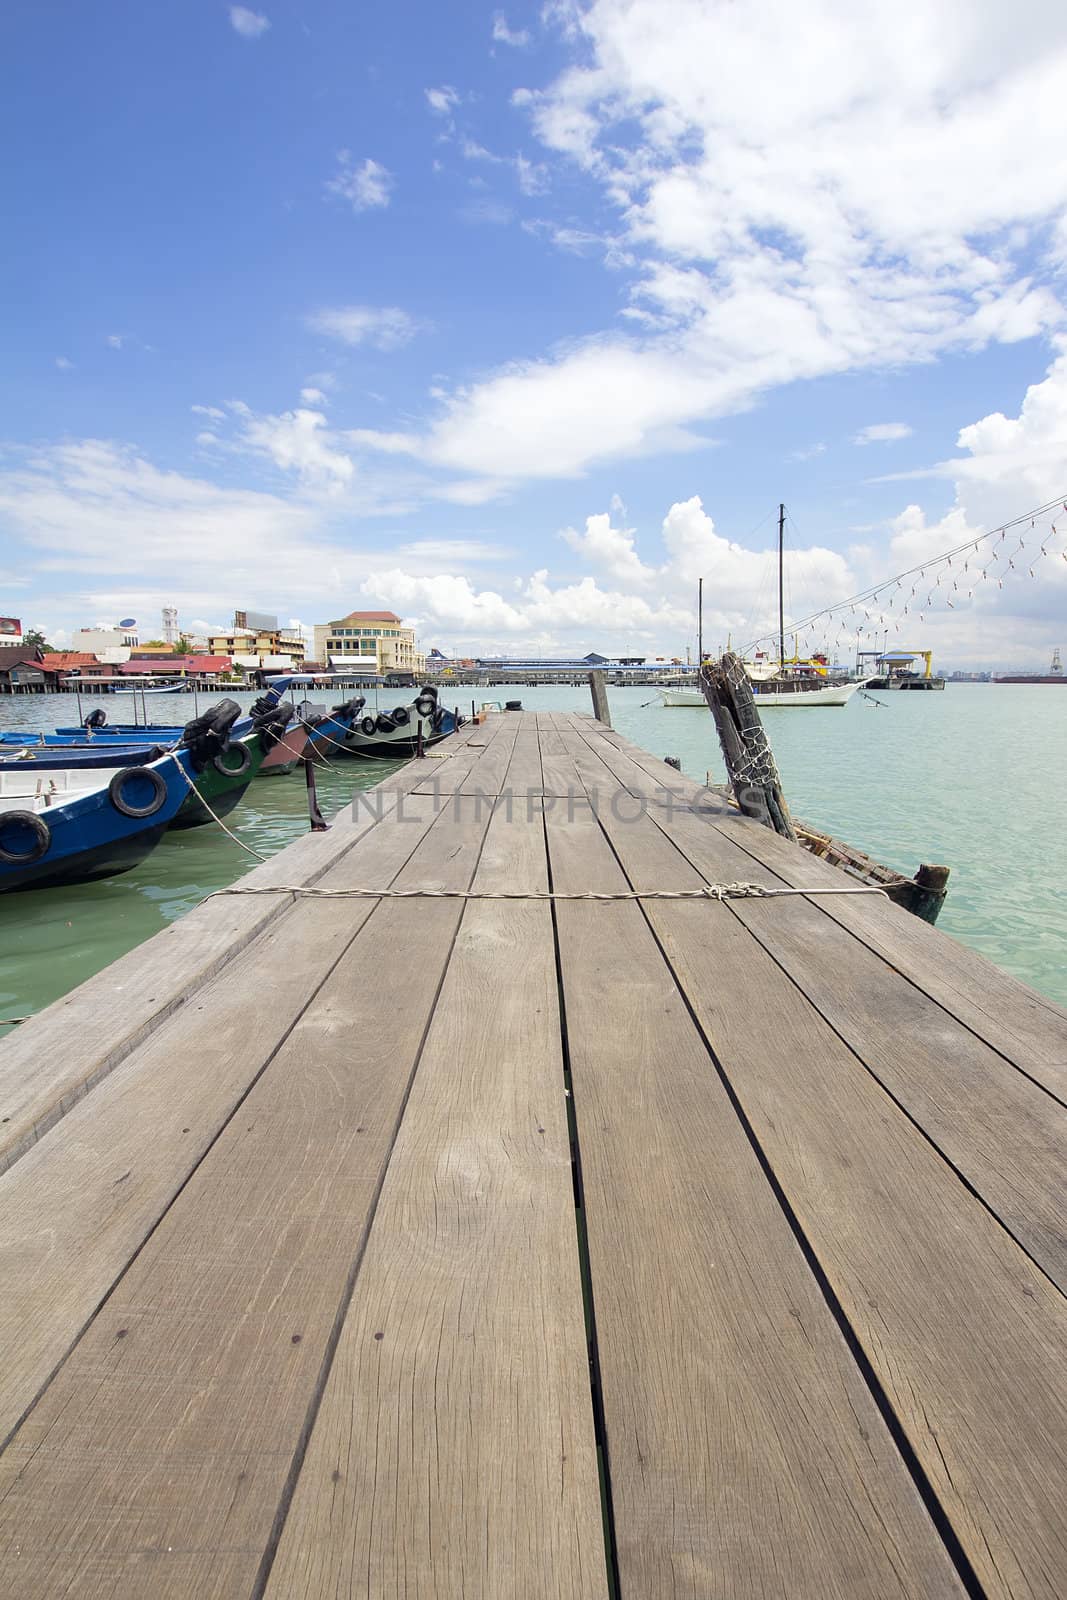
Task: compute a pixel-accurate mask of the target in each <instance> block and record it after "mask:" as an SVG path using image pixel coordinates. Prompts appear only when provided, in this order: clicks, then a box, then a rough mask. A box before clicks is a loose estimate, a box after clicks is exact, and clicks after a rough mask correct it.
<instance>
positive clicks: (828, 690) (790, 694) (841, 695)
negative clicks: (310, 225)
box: [657, 675, 866, 711]
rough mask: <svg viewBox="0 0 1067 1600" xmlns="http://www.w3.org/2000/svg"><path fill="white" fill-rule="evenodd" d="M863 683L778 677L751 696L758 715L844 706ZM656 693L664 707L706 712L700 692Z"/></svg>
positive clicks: (757, 685)
mask: <svg viewBox="0 0 1067 1600" xmlns="http://www.w3.org/2000/svg"><path fill="white" fill-rule="evenodd" d="M865 682H866V680H865V679H859V678H856V679H853V680H851V681H845V682H843V683H825V682H821V681H820V680H819V679H818V678H817V677H815V676H814V675H813V676H811V677H804V676H800V675H798V676H796V677H793V678H790V677H788V676H785V677H782V676H779V677H775V678H771V679H769V680H766V681H763V682H756V683H753V685H752V694H753V696H754V698H755V701H756V704H757V705H758V706H759V708H760V710H761V711H766V710H767V709H768V708H770V707H774V706H847V705H848V703H849V701H850V700H851V699H852V696H853V695H854V694H855V693H856V692H857V690H859V689H862V688H863V687H864V684H865ZM657 692H658V694H659V696H660V699H661V700H662V701H663V704H664V705H665V706H702V707H703V708H704V709H705V710H706V709H707V701H706V700H705V699H704V696H703V695H702V694H701V692H700V690H699V689H660V690H658V691H657Z"/></svg>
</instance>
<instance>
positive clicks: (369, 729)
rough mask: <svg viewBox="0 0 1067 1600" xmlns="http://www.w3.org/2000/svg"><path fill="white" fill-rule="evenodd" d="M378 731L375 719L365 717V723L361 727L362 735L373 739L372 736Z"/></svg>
mask: <svg viewBox="0 0 1067 1600" xmlns="http://www.w3.org/2000/svg"><path fill="white" fill-rule="evenodd" d="M377 730H378V725H377V723H376V722H375V720H374V718H373V717H364V718H363V721H362V722H361V723H360V725H359V731H360V733H362V734H363V735H364V736H365V737H366V738H368V739H369V738H371V736H372V735H373V734H375V733H376V732H377Z"/></svg>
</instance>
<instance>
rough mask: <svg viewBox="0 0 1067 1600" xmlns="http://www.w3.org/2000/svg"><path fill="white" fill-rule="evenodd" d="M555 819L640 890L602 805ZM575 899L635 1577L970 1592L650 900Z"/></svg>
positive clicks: (568, 989)
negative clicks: (646, 914) (653, 920)
mask: <svg viewBox="0 0 1067 1600" xmlns="http://www.w3.org/2000/svg"><path fill="white" fill-rule="evenodd" d="M547 832H548V838H549V849H550V857H551V863H552V874H553V881H554V883H555V885H556V886H557V888H560V889H567V890H579V889H581V890H589V889H595V890H598V891H608V892H610V891H613V890H615V889H618V888H622V887H625V880H624V878H623V876H622V873H621V871H620V869H619V867H618V865H617V863H616V862H615V859H614V857H613V855H612V853H611V850H610V848H609V846H608V844H607V841H606V839H605V838H604V835H603V833H602V832H601V830H600V828H599V826H598V824H597V822H596V820H595V818H593V816H592V814H591V813H590V811H589V810H588V807H578V808H577V810H576V815H575V818H574V820H573V822H570V823H568V822H567V821H566V820H565V819H564V818H563V817H561V816H560V815H559V814H558V813H550V814H549V816H548V819H547ZM698 909H699V910H700V911H701V912H702V913H703V914H704V915H705V916H706V917H710V918H711V919H715V918H717V917H728V916H729V913H728V912H727V911H725V909H724V908H723V907H722V906H715V905H709V904H702V905H700V906H699V907H698ZM556 915H557V923H558V932H559V942H560V958H561V966H562V976H563V989H564V996H565V1007H566V1029H567V1038H568V1043H569V1050H570V1060H571V1070H572V1079H573V1085H574V1103H575V1114H576V1118H577V1128H578V1141H579V1148H580V1152H581V1164H582V1173H583V1182H584V1194H585V1207H586V1221H587V1226H588V1236H589V1255H590V1272H591V1279H592V1290H593V1300H594V1305H595V1313H596V1325H597V1336H598V1349H599V1361H600V1371H601V1374H602V1381H603V1403H604V1412H605V1419H606V1427H607V1451H608V1462H609V1467H610V1480H611V1496H612V1504H613V1509H614V1522H615V1532H616V1540H617V1546H618V1557H619V1575H620V1584H621V1590H622V1593H623V1594H624V1595H625V1594H634V1595H666V1594H670V1595H672V1596H675V1597H679V1600H681V1597H686V1596H691V1597H693V1600H697V1597H699V1600H708V1597H709V1596H716V1597H723V1600H725V1597H727V1596H729V1597H731V1600H733V1597H739V1596H753V1597H755V1596H761V1597H763V1596H766V1595H770V1594H783V1593H786V1592H788V1593H789V1595H790V1596H792V1597H794V1600H816V1597H818V1600H825V1597H827V1596H836V1597H840V1600H844V1597H846V1596H848V1597H850V1600H859V1597H864V1596H871V1597H873V1596H878V1597H879V1600H884V1597H885V1596H887V1595H911V1596H915V1597H919V1596H922V1597H924V1600H926V1597H930V1596H933V1595H946V1594H960V1593H961V1592H962V1591H961V1588H960V1586H959V1583H958V1580H957V1577H956V1575H955V1572H954V1570H953V1568H952V1566H951V1565H950V1563H949V1561H948V1559H947V1556H946V1554H945V1551H944V1549H943V1547H942V1545H941V1543H940V1541H939V1539H938V1538H937V1536H936V1534H935V1533H934V1530H933V1528H932V1526H931V1524H930V1522H929V1520H928V1518H927V1515H926V1512H925V1510H924V1508H923V1506H922V1504H921V1502H920V1500H919V1498H918V1495H917V1493H916V1491H915V1488H914V1485H913V1483H912V1481H911V1479H910V1477H909V1475H908V1473H907V1471H906V1470H905V1468H904V1466H903V1464H902V1462H901V1460H900V1458H899V1456H898V1455H897V1452H896V1450H895V1448H894V1446H893V1443H892V1440H891V1439H890V1436H889V1433H888V1430H887V1429H886V1427H885V1425H884V1423H883V1422H882V1419H881V1417H880V1415H879V1412H878V1410H877V1408H876V1406H875V1404H874V1402H873V1400H872V1398H871V1395H870V1393H869V1391H868V1390H867V1388H866V1385H865V1384H864V1382H863V1380H862V1378H861V1376H860V1373H859V1371H858V1369H857V1368H856V1366H855V1364H854V1362H853V1360H852V1357H851V1355H850V1353H849V1350H848V1347H847V1345H846V1343H845V1341H844V1339H843V1338H842V1336H841V1333H840V1330H839V1329H838V1326H837V1324H836V1322H835V1320H834V1318H833V1316H832V1315H831V1312H830V1310H829V1309H828V1307H827V1305H826V1302H825V1300H824V1299H823V1297H822V1295H821V1294H820V1292H819V1289H818V1286H817V1284H816V1281H815V1279H814V1278H813V1276H812V1275H811V1273H810V1271H809V1269H808V1266H807V1263H806V1262H805V1259H804V1256H803V1254H802V1253H801V1250H800V1248H799V1247H798V1245H797V1242H796V1239H795V1238H794V1235H793V1233H792V1230H791V1228H790V1226H789V1224H788V1222H787V1220H786V1218H785V1216H784V1215H783V1213H782V1211H781V1209H780V1208H779V1205H778V1202H777V1200H776V1198H775V1195H774V1193H773V1191H772V1189H771V1188H770V1186H769V1185H768V1183H767V1181H766V1178H765V1177H764V1174H763V1172H762V1170H761V1168H760V1166H759V1164H758V1162H757V1160H756V1158H755V1156H754V1154H753V1152H752V1149H751V1147H750V1145H749V1142H748V1140H747V1138H746V1136H745V1133H744V1131H743V1129H742V1126H741V1124H740V1123H739V1121H738V1119H737V1117H736V1115H735V1113H734V1110H733V1108H732V1106H731V1104H730V1101H729V1099H728V1097H727V1095H726V1092H725V1090H724V1089H723V1086H722V1084H721V1083H720V1081H719V1078H718V1076H717V1074H716V1072H715V1070H714V1066H713V1064H712V1062H711V1061H710V1060H709V1058H708V1055H707V1052H706V1049H705V1047H704V1044H703V1042H702V1040H701V1039H700V1036H699V1035H698V1033H697V1032H696V1029H695V1028H694V1027H693V1024H692V1022H691V1020H690V1018H689V1016H688V1013H687V1011H686V1008H685V1006H684V1003H683V1001H682V999H681V996H680V995H679V993H678V991H677V989H676V987H675V985H674V982H673V980H672V978H671V975H670V973H669V971H668V969H667V967H666V966H665V964H664V962H663V960H662V957H661V955H660V953H659V951H658V949H657V947H656V944H655V941H654V940H653V938H652V935H651V933H650V931H649V929H648V927H647V925H646V924H645V922H644V919H643V917H642V915H641V911H640V909H639V907H638V906H637V905H636V904H634V903H633V902H605V903H599V904H590V903H584V902H568V901H560V902H557V906H556ZM708 926H709V923H708V922H705V924H704V930H705V936H706V930H707V927H708ZM782 981H783V982H784V980H782Z"/></svg>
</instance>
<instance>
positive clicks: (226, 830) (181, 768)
mask: <svg viewBox="0 0 1067 1600" xmlns="http://www.w3.org/2000/svg"><path fill="white" fill-rule="evenodd" d="M177 767H178V771H179V772H180V773H181V775H182V777H183V778H184V779H185V782H186V785H187V786H188V789H189V792H190V794H195V795H196V798H197V799H198V800H199V802H200V804H201V805H202V806H203V808H204V810H205V811H206V812H207V814H208V816H209V817H211V818H212V819H213V820H214V821H215V822H217V823H218V825H219V827H220V828H221V829H222V831H223V833H225V834H229V836H230V838H231V839H232V840H233V842H234V844H239V845H240V846H241V849H242V850H247V851H248V854H249V855H250V856H255V858H256V860H257V861H269V859H270V857H269V856H261V855H260V853H259V851H258V850H253V848H252V846H251V845H250V844H245V842H244V840H243V839H239V838H238V837H237V835H236V834H235V833H233V832H232V831H231V829H229V828H228V827H227V826H226V824H225V823H224V822H223V820H222V818H221V817H217V816H216V815H215V813H214V811H213V810H212V809H211V806H210V805H209V804H208V802H207V800H205V798H204V796H203V795H202V794H201V793H200V790H199V789H198V788H197V787H196V784H195V783H194V782H193V780H192V778H190V776H189V774H188V773H187V772H186V770H185V768H184V766H183V765H182V763H181V762H180V761H179V762H177ZM216 892H217V893H221V891H216ZM207 898H208V899H209V900H210V898H211V896H210V895H208V897H207Z"/></svg>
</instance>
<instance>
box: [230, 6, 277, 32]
mask: <svg viewBox="0 0 1067 1600" xmlns="http://www.w3.org/2000/svg"><path fill="white" fill-rule="evenodd" d="M230 26H231V27H232V28H233V31H234V33H239V34H240V35H241V38H242V39H259V38H261V37H262V35H263V34H265V33H266V31H267V29H268V28H269V27H270V18H269V17H265V16H264V15H263V14H262V12H259V11H250V10H249V9H248V7H247V6H231V7H230Z"/></svg>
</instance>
